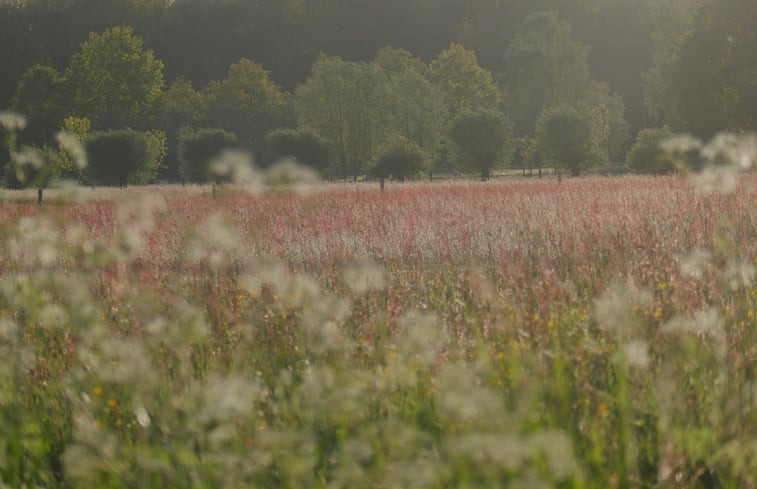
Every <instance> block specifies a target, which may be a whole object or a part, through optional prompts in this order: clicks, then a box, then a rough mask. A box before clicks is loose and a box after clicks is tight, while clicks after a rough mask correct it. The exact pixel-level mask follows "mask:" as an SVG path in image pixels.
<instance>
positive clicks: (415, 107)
mask: <svg viewBox="0 0 757 489" xmlns="http://www.w3.org/2000/svg"><path fill="white" fill-rule="evenodd" d="M374 64H375V65H376V66H377V67H378V68H379V69H381V70H382V71H383V72H384V73H385V74H386V76H387V79H388V80H387V81H388V83H389V91H390V94H391V96H392V99H391V100H390V101H388V102H389V103H391V104H392V106H393V109H392V110H391V111H390V112H389V116H390V126H391V131H392V132H394V133H396V134H397V135H398V136H401V137H402V138H405V139H407V140H408V141H410V142H412V143H413V144H414V145H416V146H417V147H418V148H420V150H421V151H422V153H423V156H424V158H425V159H426V160H428V161H430V160H433V159H434V158H435V156H436V153H437V152H438V151H439V149H440V145H441V142H442V139H443V133H444V129H445V126H446V124H447V122H448V117H449V112H448V110H447V106H446V103H445V99H444V95H443V94H442V92H441V91H440V90H439V89H438V88H437V87H435V86H433V85H432V84H431V83H430V82H429V81H428V79H427V78H426V74H427V72H428V68H427V67H426V65H425V64H424V63H423V62H422V61H421V60H420V59H419V58H415V57H413V55H412V54H411V53H410V52H409V51H406V50H404V49H395V48H383V49H381V50H380V51H379V52H378V53H377V54H376V59H375V61H374Z"/></svg>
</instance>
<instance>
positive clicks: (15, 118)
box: [0, 111, 26, 131]
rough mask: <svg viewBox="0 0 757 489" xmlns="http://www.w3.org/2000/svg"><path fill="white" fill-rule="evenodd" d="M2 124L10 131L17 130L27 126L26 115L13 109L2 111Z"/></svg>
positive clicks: (0, 115)
mask: <svg viewBox="0 0 757 489" xmlns="http://www.w3.org/2000/svg"><path fill="white" fill-rule="evenodd" d="M0 126H3V127H4V128H5V129H6V130H8V131H16V130H18V129H24V128H25V127H26V117H24V116H23V115H21V114H19V113H17V112H11V111H3V112H0Z"/></svg>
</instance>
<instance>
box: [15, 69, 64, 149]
mask: <svg viewBox="0 0 757 489" xmlns="http://www.w3.org/2000/svg"><path fill="white" fill-rule="evenodd" d="M65 92H66V83H65V80H64V79H63V78H62V77H61V76H60V74H59V73H58V72H57V71H56V70H55V69H53V68H51V67H49V66H42V65H35V66H33V67H31V68H30V69H29V70H27V71H26V73H24V75H23V76H22V77H21V80H20V81H19V83H18V86H17V87H16V91H15V93H14V95H13V99H11V108H12V110H14V111H16V112H19V113H21V114H24V115H25V116H26V117H27V120H28V121H29V125H28V126H27V128H26V130H25V131H24V133H23V134H22V141H24V142H28V143H32V144H35V145H39V146H41V145H43V144H49V142H50V141H52V138H53V136H54V135H55V133H56V132H57V131H58V130H60V128H61V126H62V125H63V118H64V116H65V112H64V111H65V102H64V101H65V96H66V93H65Z"/></svg>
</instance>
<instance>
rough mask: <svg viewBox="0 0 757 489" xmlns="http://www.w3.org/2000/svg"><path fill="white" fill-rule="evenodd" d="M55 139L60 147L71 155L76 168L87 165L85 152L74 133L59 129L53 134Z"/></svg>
mask: <svg viewBox="0 0 757 489" xmlns="http://www.w3.org/2000/svg"><path fill="white" fill-rule="evenodd" d="M55 140H56V141H57V142H58V146H60V149H62V150H63V151H65V152H66V153H68V154H70V155H71V157H72V158H73V159H74V164H75V165H76V168H78V169H79V170H83V169H84V168H86V167H87V152H86V150H85V149H84V145H83V144H82V143H81V141H79V138H78V137H76V135H74V134H71V133H70V132H67V131H60V132H59V133H58V134H56V135H55Z"/></svg>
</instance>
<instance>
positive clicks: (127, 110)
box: [66, 26, 163, 129]
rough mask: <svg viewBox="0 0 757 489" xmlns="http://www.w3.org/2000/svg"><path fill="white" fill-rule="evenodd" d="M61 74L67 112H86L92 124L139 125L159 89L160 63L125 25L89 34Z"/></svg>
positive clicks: (97, 126)
mask: <svg viewBox="0 0 757 489" xmlns="http://www.w3.org/2000/svg"><path fill="white" fill-rule="evenodd" d="M66 78H67V79H68V82H69V83H70V87H71V90H72V109H71V110H72V112H73V113H75V114H76V115H78V116H84V117H88V118H89V119H90V120H91V121H92V124H93V127H94V128H95V129H106V128H116V127H123V126H125V125H133V126H136V127H144V126H146V125H148V119H149V117H150V116H152V115H153V110H154V109H155V102H156V101H157V100H158V98H159V97H160V94H161V90H162V88H163V63H162V62H161V61H160V60H159V59H156V58H155V55H154V54H153V52H152V51H151V50H149V49H144V47H143V45H142V39H140V38H139V37H137V36H135V35H134V30H133V29H132V28H131V27H126V26H123V27H114V28H112V29H108V30H106V31H105V32H103V33H102V34H97V33H91V34H90V36H89V40H88V41H87V42H85V43H83V44H82V46H81V50H80V51H79V52H78V53H76V54H75V55H74V56H73V58H72V59H71V64H70V65H69V67H68V69H67V70H66Z"/></svg>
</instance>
